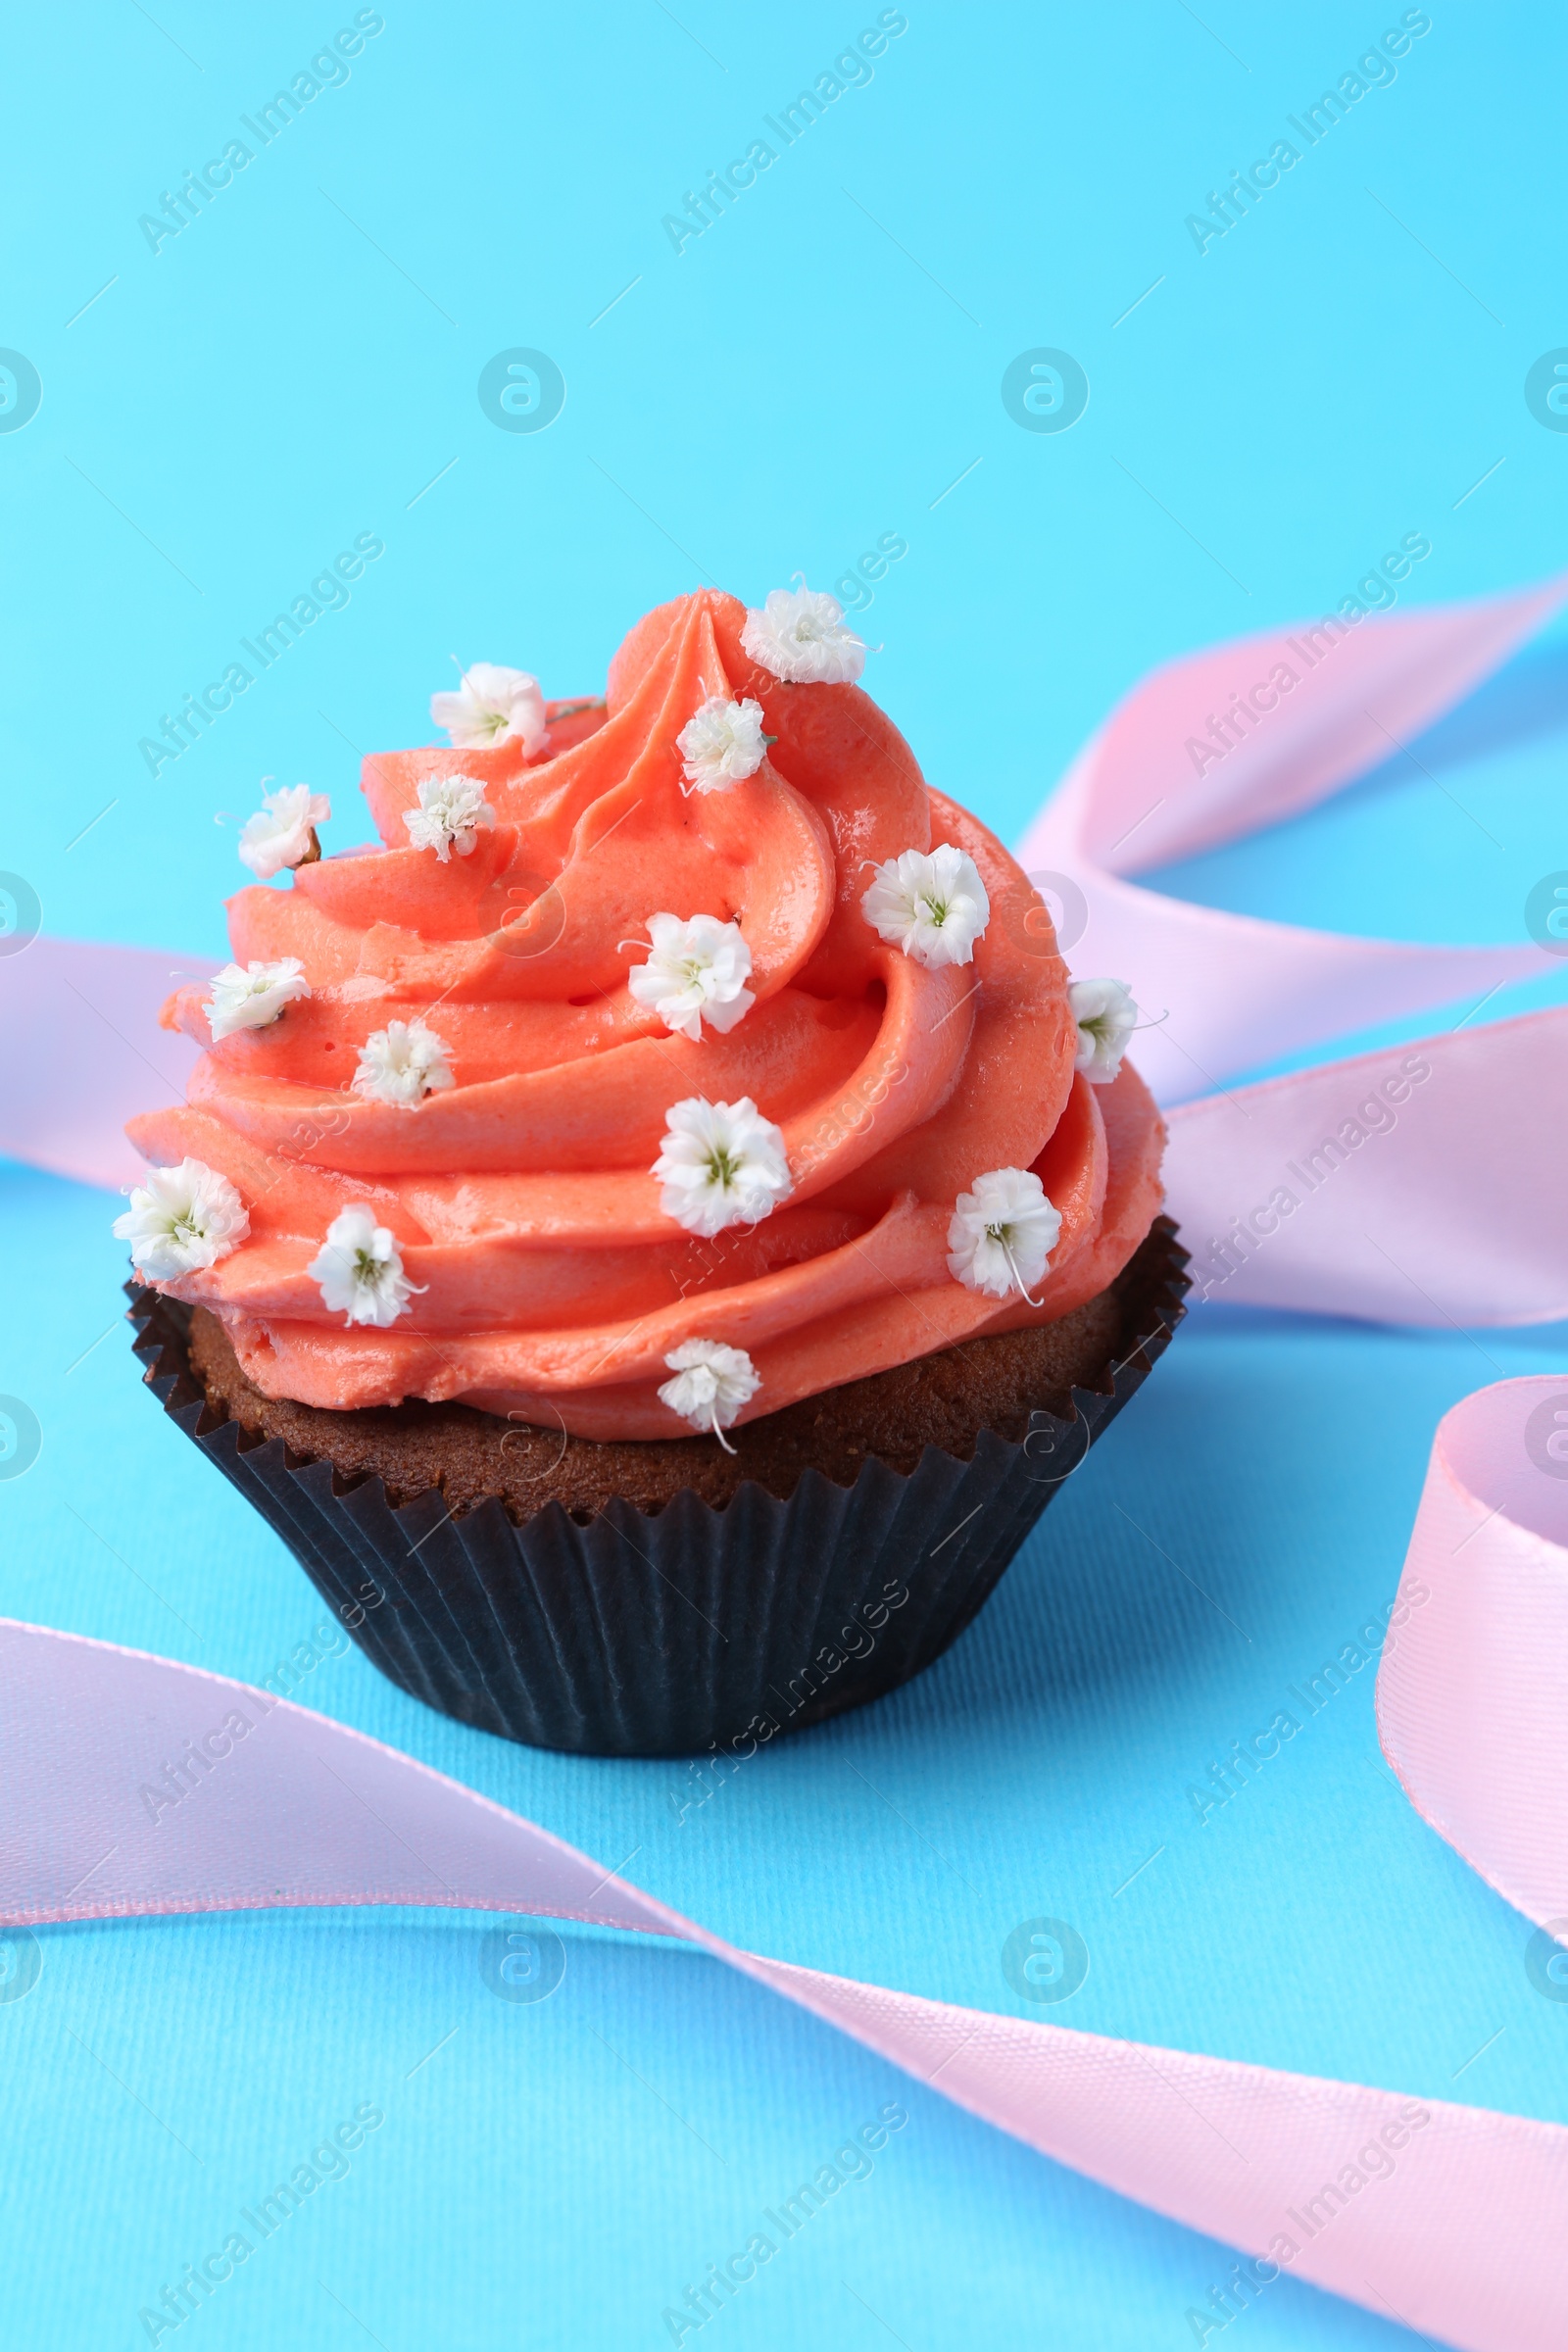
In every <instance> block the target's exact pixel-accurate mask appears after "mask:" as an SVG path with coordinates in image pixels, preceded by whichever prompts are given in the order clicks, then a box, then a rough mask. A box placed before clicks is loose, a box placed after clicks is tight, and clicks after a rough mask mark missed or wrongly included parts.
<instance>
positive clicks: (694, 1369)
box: [659, 1340, 762, 1453]
mask: <svg viewBox="0 0 1568 2352" xmlns="http://www.w3.org/2000/svg"><path fill="white" fill-rule="evenodd" d="M664 1361H665V1363H666V1364H667V1365H668V1366H669V1369H670V1370H671V1372H673V1373H674V1375H675V1378H674V1379H673V1380H666V1381H664V1382H663V1383H662V1386H661V1388H660V1391H659V1400H660V1402H661V1404H667V1405H668V1407H669V1409H670V1411H671V1412H672V1413H679V1415H680V1417H681V1419H682V1420H683V1421H689V1422H690V1423H691V1425H692V1427H693V1429H711V1431H712V1433H713V1435H714V1437H715V1438H716V1439H717V1440H718V1442H719V1444H720V1445H721V1446H723V1448H724V1451H725V1452H726V1453H733V1452H734V1450H735V1448H734V1446H732V1445H730V1443H729V1441H728V1439H727V1438H726V1437H725V1435H724V1432H725V1430H726V1429H728V1428H729V1427H730V1425H731V1423H732V1422H733V1421H734V1420H735V1417H736V1415H737V1414H738V1413H739V1411H740V1409H741V1407H742V1405H743V1404H749V1403H750V1402H751V1400H752V1398H753V1397H755V1396H756V1395H757V1392H758V1390H759V1389H760V1387H761V1385H762V1383H761V1378H760V1374H759V1373H758V1370H757V1367H756V1365H755V1364H754V1363H753V1362H752V1359H751V1357H750V1356H749V1355H748V1354H747V1352H746V1350H745V1348H726V1347H725V1345H724V1343H723V1341H722V1340H683V1341H682V1342H681V1344H680V1346H679V1347H678V1348H671V1349H670V1351H669V1353H668V1354H667V1355H666V1356H665V1358H664Z"/></svg>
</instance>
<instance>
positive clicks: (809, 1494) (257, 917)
mask: <svg viewBox="0 0 1568 2352" xmlns="http://www.w3.org/2000/svg"><path fill="white" fill-rule="evenodd" d="M864 654H865V649H864V647H863V646H862V645H861V643H860V641H859V639H858V637H856V636H855V635H854V634H853V633H852V632H851V630H850V629H849V628H848V627H847V626H846V625H845V621H844V616H843V613H842V612H841V610H840V608H839V606H838V605H837V604H836V603H835V601H834V600H833V598H831V597H829V596H823V595H817V594H812V593H811V592H810V591H809V590H807V589H805V588H802V589H800V590H799V591H797V592H789V591H785V590H775V591H774V592H773V593H772V594H771V595H770V596H769V597H768V598H767V600H766V603H765V605H764V606H763V608H762V609H761V610H760V611H756V612H748V611H747V610H746V609H745V608H744V607H743V606H742V605H741V604H739V603H738V602H737V601H736V600H735V599H734V598H732V597H728V596H723V595H719V594H717V593H716V592H707V591H705V592H702V593H700V594H697V595H694V596H688V597H683V598H680V599H678V600H677V601H676V602H675V603H673V604H669V605H664V606H662V607H661V608H660V609H659V610H658V611H657V612H654V613H649V614H648V615H647V616H646V617H645V618H644V619H643V620H641V621H639V623H638V624H637V626H636V627H635V628H634V629H633V630H632V632H631V634H630V635H629V636H628V637H627V638H626V640H625V642H624V643H623V644H622V646H621V647H620V650H619V652H618V653H617V654H616V655H615V657H614V660H613V662H612V663H611V665H610V672H609V682H608V689H607V692H606V694H605V695H604V696H603V697H602V698H589V699H579V700H576V701H566V702H546V701H545V699H544V698H543V696H542V694H541V692H540V689H539V687H538V685H537V684H536V682H535V681H534V679H533V678H531V677H529V676H527V675H526V674H525V673H523V672H521V671H517V670H512V669H505V668H500V667H496V666H492V665H489V664H476V665H475V666H474V667H473V668H472V669H470V670H469V671H468V672H467V673H466V675H465V676H464V678H463V680H462V684H461V686H460V688H459V689H458V690H457V691H455V692H453V693H450V694H441V695H437V696H435V697H434V698H433V700H432V712H433V715H434V716H435V718H436V719H437V721H438V722H439V723H440V724H441V725H443V726H444V728H445V729H446V731H447V733H448V735H449V738H450V748H441V749H430V748H426V749H421V750H417V751H408V752H389V753H379V754H375V755H373V756H371V757H370V758H368V760H366V761H365V762H364V767H363V772H362V778H361V786H362V790H363V791H364V793H365V796H366V799H367V801H368V804H369V809H370V812H371V815H372V817H373V820H374V823H375V828H376V831H377V833H378V834H379V836H380V842H381V845H382V846H381V847H379V848H368V849H367V848H361V849H355V850H350V851H346V852H343V853H341V854H339V855H335V856H322V855H321V851H320V843H319V830H318V829H319V827H320V826H322V825H324V824H325V823H326V821H327V819H328V817H329V815H330V809H329V805H328V803H327V801H326V800H325V799H324V798H323V797H322V796H320V795H319V794H316V793H313V792H312V791H311V790H310V789H309V787H307V786H305V785H297V786H294V787H291V788H288V789H286V790H283V791H280V792H276V793H273V794H271V795H270V796H269V797H268V800H267V802H266V804H265V806H264V808H263V809H262V811H261V812H260V813H259V814H258V815H257V816H255V817H253V818H252V819H251V820H250V822H249V823H248V824H247V826H246V828H245V831H244V834H243V836H242V838H241V843H240V856H241V857H242V858H244V860H245V862H246V863H247V865H248V866H249V867H250V868H251V870H252V872H253V873H254V874H255V876H256V877H257V880H256V882H255V884H254V885H253V886H251V887H249V888H246V889H243V890H241V891H240V892H239V893H238V895H237V896H236V897H235V898H234V899H232V900H231V901H230V902H229V909H228V911H229V923H230V937H231V941H232V944H233V952H234V956H235V959H236V960H235V961H234V962H233V963H232V964H230V965H229V966H228V967H227V968H226V969H225V970H223V971H222V972H221V973H219V974H218V975H217V977H216V978H215V979H214V980H213V981H211V982H210V983H207V984H205V985H192V986H186V987H184V988H181V989H180V990H178V991H177V992H176V993H175V995H174V996H173V997H172V998H171V999H170V1001H169V1003H168V1005H166V1006H165V1008H164V1012H163V1015H162V1018H163V1021H164V1024H165V1025H166V1026H167V1027H171V1028H178V1029H182V1030H184V1031H185V1032H186V1033H187V1034H188V1035H190V1036H191V1037H193V1038H194V1039H196V1040H197V1042H198V1043H199V1044H200V1045H201V1047H202V1048H203V1049H204V1051H203V1054H202V1057H201V1060H200V1061H199V1063H198V1064H197V1067H196V1071H195V1074H194V1076H193V1078H192V1081H191V1085H190V1090H189V1100H188V1102H187V1103H185V1104H183V1105H180V1106H178V1107H174V1108H171V1109H167V1110H155V1111H149V1112H146V1113H145V1114H143V1115H142V1116H140V1117H138V1118H136V1119H134V1120H132V1122H131V1124H130V1128H129V1134H130V1136H131V1139H132V1141H133V1142H134V1143H135V1145H136V1146H137V1148H138V1149H139V1151H140V1152H141V1153H142V1154H143V1156H144V1157H145V1158H146V1159H147V1160H149V1161H150V1162H151V1163H152V1168H151V1172H150V1173H149V1176H148V1179H147V1183H146V1185H145V1186H144V1187H141V1188H138V1189H137V1190H136V1191H135V1192H133V1193H132V1195H131V1201H130V1206H129V1208H128V1210H127V1212H126V1214H125V1215H124V1216H123V1217H122V1218H121V1219H120V1221H119V1223H118V1224H117V1226H116V1231H117V1232H118V1233H120V1234H122V1235H123V1237H124V1238H125V1239H127V1240H128V1241H129V1242H130V1245H131V1250H132V1258H133V1263H134V1268H135V1274H136V1283H135V1285H133V1286H132V1291H133V1307H132V1315H133V1319H134V1320H135V1322H136V1324H137V1327H138V1333H139V1339H138V1351H139V1352H140V1353H141V1354H142V1355H143V1356H144V1358H145V1359H146V1361H147V1372H146V1377H147V1379H148V1381H149V1383H150V1384H151V1385H152V1386H153V1387H154V1389H155V1391H156V1392H157V1393H158V1394H159V1395H160V1397H162V1399H163V1401H164V1403H165V1407H166V1409H167V1410H168V1411H170V1412H171V1413H172V1415H173V1416H174V1417H175V1418H176V1419H177V1420H178V1421H179V1423H180V1426H181V1427H182V1428H183V1429H185V1430H186V1432H187V1433H188V1434H189V1435H190V1436H191V1438H192V1439H193V1440H194V1442H195V1443H196V1444H198V1445H199V1446H201V1447H202V1448H203V1450H204V1451H206V1452H207V1453H209V1454H210V1455H211V1456H212V1457H213V1459H214V1460H215V1461H216V1462H217V1463H218V1465H219V1466H220V1468H221V1469H222V1470H223V1471H224V1472H225V1474H226V1475H227V1476H228V1477H229V1478H230V1479H232V1480H233V1481H234V1483H235V1484H236V1485H237V1486H238V1487H239V1488H240V1489H241V1490H242V1492H244V1493H245V1494H246V1495H248V1496H249V1498H250V1499H251V1500H252V1502H253V1503H254V1504H255V1505H256V1507H257V1508H258V1509H259V1510H261V1511H262V1513H263V1514H264V1516H265V1517H266V1518H267V1519H268V1520H269V1521H270V1523H271V1525H272V1526H273V1527H274V1528H275V1529H276V1531H277V1533H278V1534H279V1535H280V1536H281V1537H282V1538H283V1540H284V1542H285V1543H286V1544H289V1545H290V1547H291V1548H292V1549H293V1551H294V1552H295V1554H296V1556H297V1557H298V1558H299V1560H300V1561H301V1563H302V1564H303V1566H304V1567H305V1569H306V1570H307V1572H308V1574H309V1575H310V1576H311V1577H312V1579H313V1580H314V1582H315V1583H316V1585H317V1586H318V1588H319V1591H320V1592H321V1593H322V1594H323V1595H324V1596H325V1597H326V1599H327V1600H328V1601H329V1602H330V1604H331V1605H332V1606H333V1607H334V1608H336V1609H337V1610H338V1611H339V1613H340V1614H341V1616H342V1619H343V1622H344V1623H345V1624H346V1625H347V1626H348V1627H349V1629H350V1630H351V1632H352V1633H353V1634H354V1636H355V1638H356V1640H357V1641H358V1642H360V1643H361V1645H362V1647H363V1648H364V1649H365V1650H366V1651H367V1653H368V1655H369V1656H370V1657H371V1658H373V1659H374V1661H375V1662H376V1664H377V1665H379V1666H380V1667H382V1668H383V1669H384V1670H385V1671H386V1673H388V1674H389V1675H390V1676H391V1677H392V1678H393V1679H394V1680H395V1681H396V1682H397V1683H399V1684H400V1685H401V1686H402V1687H403V1688H404V1689H405V1690H408V1691H413V1692H414V1693H416V1694H417V1696H418V1697H420V1698H423V1699H425V1700H427V1701H428V1703H429V1704H431V1705H432V1706H436V1707H439V1708H441V1709H443V1710H445V1711H446V1712H447V1713H449V1714H451V1715H454V1716H457V1717H459V1718H460V1719H461V1720H463V1721H464V1722H466V1723H470V1724H474V1725H478V1726H481V1727H483V1728H484V1729H486V1730H489V1731H493V1732H497V1733H501V1734H504V1735H506V1736H508V1737H511V1738H513V1739H517V1740H528V1741H531V1742H533V1743H535V1744H539V1745H544V1746H549V1747H557V1748H570V1749H577V1750H580V1751H584V1752H590V1753H618V1754H672V1753H689V1752H692V1751H693V1750H699V1749H707V1748H712V1747H716V1748H719V1749H721V1750H722V1751H724V1752H727V1753H728V1752H733V1753H742V1752H744V1753H750V1752H753V1750H754V1748H755V1746H756V1744H758V1743H759V1742H760V1741H761V1740H767V1739H771V1738H773V1737H775V1736H776V1735H777V1734H778V1733H781V1732H783V1731H786V1730H789V1729H796V1728H800V1727H801V1726H803V1725H805V1724H807V1723H810V1722H814V1721H819V1720H821V1719H822V1718H823V1717H825V1716H827V1715H830V1714H833V1713H836V1712H838V1711H839V1710H840V1709H842V1708H844V1707H847V1706H853V1705H857V1704H858V1703H860V1702H862V1701H863V1700H865V1699H867V1698H871V1697H874V1696H876V1695H878V1694H879V1693H881V1692H883V1691H888V1690H891V1689H893V1688H894V1687H896V1686H897V1685H898V1684H900V1683H902V1682H905V1681H907V1679H908V1677H909V1676H910V1675H912V1674H914V1673H917V1672H918V1671H919V1670H920V1669H921V1668H922V1667H924V1666H926V1665H928V1664H929V1663H930V1662H931V1660H932V1659H933V1658H934V1657H936V1656H937V1655H938V1654H939V1653H940V1652H941V1651H942V1650H943V1649H944V1648H945V1647H946V1646H947V1645H948V1643H949V1642H952V1641H953V1640H954V1638H955V1636H956V1634H957V1633H958V1632H959V1631H961V1629H962V1628H963V1626H964V1625H965V1624H967V1622H968V1621H969V1619H970V1618H971V1617H972V1616H973V1614H974V1612H975V1610H976V1609H977V1608H979V1606H980V1605H981V1603H982V1602H983V1601H984V1599H985V1598H986V1596H987V1594H988V1593H990V1591H991V1589H992V1587H993V1586H994V1585H995V1583H996V1580H997V1578H998V1577H999V1576H1000V1575H1001V1573H1002V1571H1003V1569H1004V1568H1005V1566H1006V1564H1007V1561H1008V1560H1009V1559H1010V1558H1011V1557H1012V1555H1013V1553H1014V1552H1015V1551H1016V1549H1017V1547H1018V1545H1019V1544H1020V1543H1021V1542H1022V1540H1023V1538H1024V1536H1025V1535H1026V1534H1027V1532H1028V1530H1029V1528H1030V1527H1031V1526H1032V1525H1033V1523H1034V1521H1035V1519H1036V1518H1037V1517H1038V1516H1039V1513H1040V1512H1041V1510H1042V1509H1043V1508H1044V1506H1045V1504H1046V1502H1047V1501H1049V1499H1050V1498H1051V1496H1052V1495H1054V1493H1055V1492H1056V1490H1057V1488H1058V1487H1059V1486H1060V1484H1061V1482H1062V1480H1063V1478H1064V1477H1066V1476H1067V1475H1069V1474H1070V1472H1071V1470H1072V1469H1073V1468H1074V1467H1076V1464H1077V1462H1078V1461H1079V1460H1081V1459H1082V1457H1083V1454H1084V1452H1085V1451H1086V1450H1087V1447H1088V1445H1089V1443H1090V1442H1091V1441H1092V1439H1093V1438H1094V1437H1095V1436H1096V1435H1097V1434H1098V1432H1099V1430H1100V1429H1101V1428H1103V1426H1104V1424H1105V1423H1106V1421H1107V1420H1108V1419H1109V1418H1110V1416H1111V1415H1112V1414H1113V1413H1114V1412H1115V1411H1116V1410H1117V1409H1118V1408H1119V1406H1120V1405H1121V1403H1123V1402H1124V1401H1125V1399H1126V1397H1127V1396H1128V1395H1130V1394H1131V1391H1132V1390H1133V1388H1134V1387H1136V1386H1137V1384H1138V1382H1139V1381H1140V1380H1141V1379H1142V1377H1143V1376H1144V1374H1145V1373H1146V1372H1147V1371H1148V1369H1149V1367H1150V1364H1151V1363H1152V1360H1153V1357H1154V1356H1155V1355H1156V1354H1157V1353H1158V1351H1159V1349H1160V1348H1162V1347H1163V1346H1164V1344H1165V1341H1166V1339H1167V1338H1168V1336H1169V1333H1170V1331H1171V1330H1172V1329H1173V1328H1174V1325H1175V1323H1176V1321H1177V1319H1178V1317H1179V1315H1180V1312H1181V1303H1180V1301H1181V1294H1182V1291H1183V1290H1184V1288H1185V1282H1184V1279H1183V1277H1182V1274H1181V1267H1182V1264H1183V1263H1184V1253H1183V1252H1182V1251H1181V1250H1179V1249H1178V1248H1177V1247H1176V1245H1175V1241H1174V1229H1173V1228H1172V1227H1171V1225H1170V1223H1169V1221H1168V1220H1167V1219H1165V1218H1163V1217H1161V1216H1160V1214H1159V1208H1160V1199H1161V1195H1160V1186H1159V1159H1160V1151H1161V1146H1162V1143H1163V1133H1164V1131H1163V1128H1162V1126H1161V1122H1160V1118H1159V1114H1158V1112H1157V1110H1156V1108H1155V1106H1154V1104H1153V1102H1152V1099H1151V1097H1150V1095H1149V1093H1148V1091H1147V1089H1146V1088H1145V1087H1144V1085H1143V1084H1142V1082H1141V1081H1140V1079H1139V1078H1138V1076H1137V1074H1136V1072H1135V1070H1134V1069H1133V1067H1132V1065H1131V1064H1130V1062H1128V1061H1127V1060H1126V1059H1125V1058H1124V1051H1125V1048H1126V1045H1127V1041H1128V1038H1129V1036H1130V1035H1131V1033H1132V1031H1133V1029H1134V1027H1135V1026H1136V1023H1137V1019H1138V1010H1137V1007H1136V1006H1135V1005H1133V1003H1132V1002H1131V1000H1130V998H1129V996H1128V992H1127V990H1126V989H1125V988H1124V987H1123V986H1122V985H1121V984H1120V983H1119V982H1117V981H1115V980H1113V979H1108V978H1084V979H1081V980H1078V981H1072V980H1070V979H1069V977H1068V974H1067V971H1066V969H1065V967H1064V965H1063V963H1062V961H1061V958H1060V956H1058V954H1057V952H1056V946H1055V940H1054V935H1053V932H1052V928H1051V922H1050V917H1049V914H1048V913H1047V911H1046V909H1045V907H1044V906H1043V904H1042V902H1041V900H1040V898H1039V897H1038V895H1037V893H1036V892H1035V890H1034V889H1033V887H1032V886H1031V884H1030V882H1029V881H1028V880H1027V878H1026V877H1025V875H1024V874H1023V873H1022V872H1021V871H1020V870H1019V868H1018V867H1017V865H1016V864H1015V863H1014V862H1013V860H1012V858H1010V857H1009V856H1008V855H1007V853H1006V851H1005V850H1004V849H1003V848H1002V847H1001V845H1000V844H999V843H998V842H996V841H995V840H994V839H993V838H992V836H991V835H990V834H989V833H988V832H987V831H986V830H985V828H984V827H983V826H982V825H980V824H979V823H977V821H976V820H975V818H974V817H972V816H971V815H970V814H969V813H968V812H967V810H966V809H962V808H960V807H959V806H958V805H957V804H956V802H954V801H950V800H949V799H947V798H946V797H945V796H944V795H943V794H942V793H940V792H937V791H935V790H934V789H933V788H932V787H930V786H929V785H927V783H926V782H925V780H924V778H923V777H922V775H921V773H920V769H919V767H918V765H917V764H916V762H915V760H914V758H913V755H912V754H911V753H910V751H909V749H908V747H907V744H906V743H905V742H904V740H903V738H902V736H901V735H900V734H899V732H898V730H897V729H896V728H895V727H894V726H893V725H892V723H891V721H890V720H889V719H888V718H886V717H885V716H884V714H883V713H882V711H879V710H878V709H877V707H876V705H875V704H874V703H873V702H872V701H871V700H870V699H869V698H868V697H867V696H866V695H865V694H864V693H863V692H862V691H861V690H860V688H859V686H858V684H857V683H856V681H857V679H858V676H859V674H860V670H861V667H862V664H863V662H864ZM279 878H286V884H287V886H286V887H277V886H276V884H277V882H278V880H279ZM748 1742H750V1743H751V1744H750V1745H748V1744H747V1743H748Z"/></svg>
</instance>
